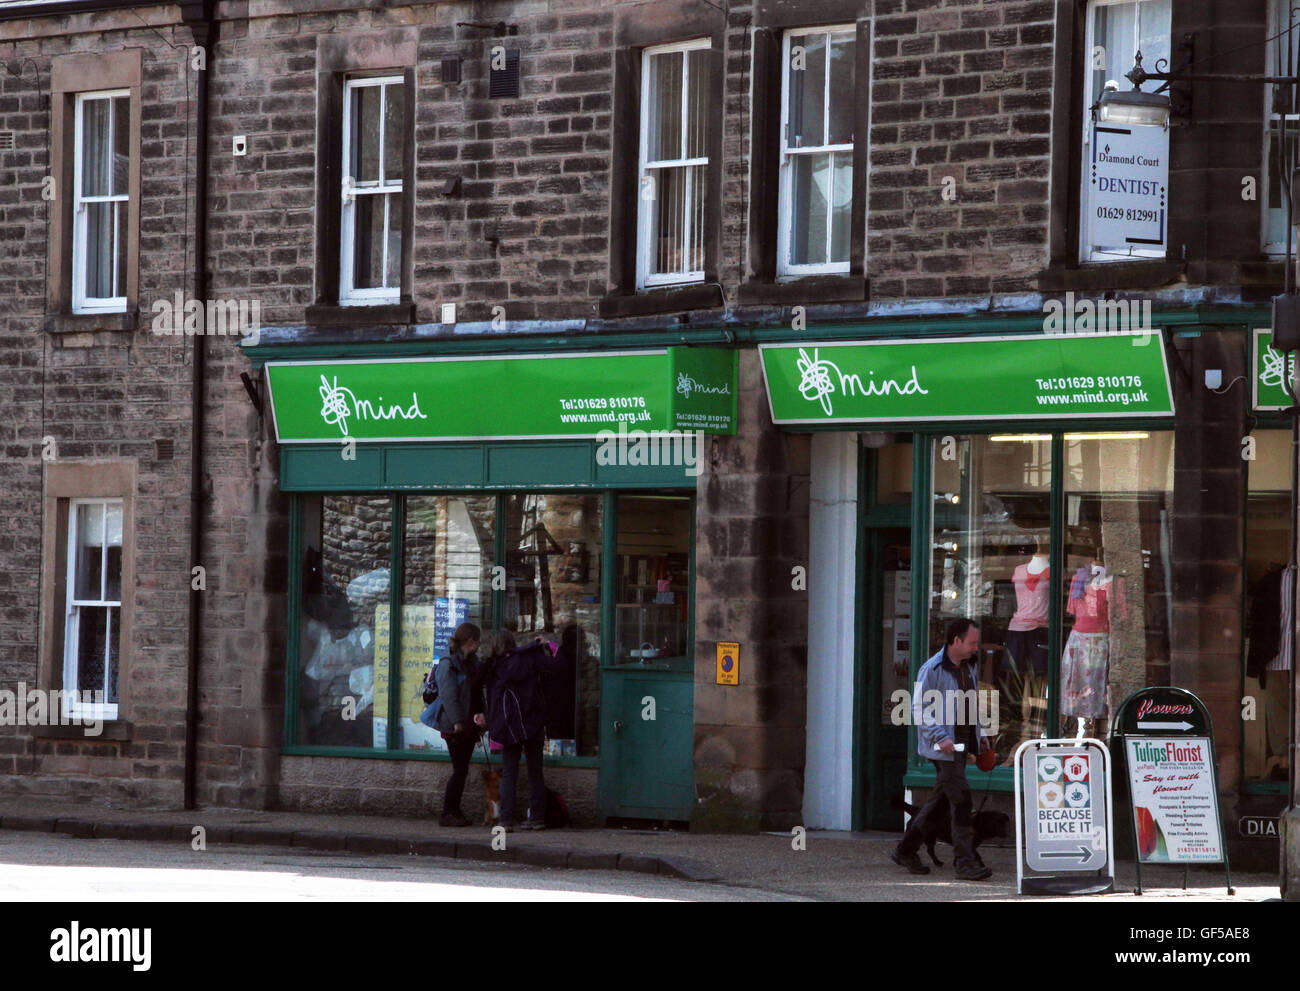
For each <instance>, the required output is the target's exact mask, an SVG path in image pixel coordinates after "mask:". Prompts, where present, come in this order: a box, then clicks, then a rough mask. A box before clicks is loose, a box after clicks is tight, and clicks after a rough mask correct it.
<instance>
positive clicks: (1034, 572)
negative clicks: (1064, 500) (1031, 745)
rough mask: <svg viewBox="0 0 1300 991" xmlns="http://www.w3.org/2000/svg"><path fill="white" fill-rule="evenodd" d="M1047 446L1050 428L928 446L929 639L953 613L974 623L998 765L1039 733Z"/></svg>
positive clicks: (1045, 651) (1043, 706)
mask: <svg viewBox="0 0 1300 991" xmlns="http://www.w3.org/2000/svg"><path fill="white" fill-rule="evenodd" d="M1051 452H1052V442H1051V435H1050V434H995V435H993V436H974V437H953V438H943V439H942V440H941V441H940V442H938V443H936V445H935V459H934V468H933V479H934V495H933V501H934V510H933V520H934V540H933V544H932V551H931V553H932V563H931V570H930V574H931V586H930V617H929V643H930V644H931V645H938V644H942V643H943V639H944V636H943V631H944V628H945V627H946V626H947V625H948V623H949V622H951V621H952V620H953V619H956V618H957V617H963V616H964V617H968V618H970V619H973V620H974V621H975V622H977V623H978V624H979V625H980V653H979V655H978V658H979V663H978V672H977V673H978V677H979V689H980V691H981V693H983V694H982V695H981V699H982V700H983V715H984V716H985V717H986V718H985V719H984V722H985V724H986V725H987V726H989V728H990V729H991V728H992V727H991V724H992V723H993V722H994V721H996V724H997V728H998V732H997V734H996V740H995V749H996V750H997V755H998V762H999V763H1000V764H1006V765H1010V764H1011V762H1012V759H1013V756H1014V754H1015V751H1016V747H1017V746H1019V745H1020V743H1021V742H1023V741H1024V740H1028V739H1034V738H1037V737H1039V736H1041V735H1042V734H1043V732H1044V731H1045V730H1046V729H1047V717H1048V712H1047V698H1048V685H1049V680H1048V679H1049V672H1050V667H1049V655H1050V628H1049V622H1048V619H1049V615H1048V614H1049V602H1050V597H1051V577H1052V576H1051V573H1050V567H1049V566H1050V550H1051V546H1050V545H1051V487H1052V453H1051ZM994 692H996V695H994V694H993V693H994ZM994 706H996V711H994Z"/></svg>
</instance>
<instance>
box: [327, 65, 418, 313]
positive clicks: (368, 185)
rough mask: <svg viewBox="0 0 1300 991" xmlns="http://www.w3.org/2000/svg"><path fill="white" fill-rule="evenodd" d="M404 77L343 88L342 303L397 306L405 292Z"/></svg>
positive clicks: (352, 83) (361, 81)
mask: <svg viewBox="0 0 1300 991" xmlns="http://www.w3.org/2000/svg"><path fill="white" fill-rule="evenodd" d="M404 86H405V84H404V82H403V79H402V77H401V76H380V77H378V78H367V79H349V80H348V81H347V82H346V83H345V84H344V87H343V108H344V109H343V191H342V197H343V200H342V214H341V216H342V231H341V241H342V249H341V256H340V257H341V261H340V266H339V302H340V303H346V304H366V303H395V302H397V300H398V297H399V296H400V294H401V287H402V218H403V216H404V211H403V209H402V180H403V175H404V172H405V169H404V168H403V165H404V157H403V153H402V147H403V141H404V138H405V131H406V129H405V127H404V125H403V119H404V117H405V107H406V97H405V88H404Z"/></svg>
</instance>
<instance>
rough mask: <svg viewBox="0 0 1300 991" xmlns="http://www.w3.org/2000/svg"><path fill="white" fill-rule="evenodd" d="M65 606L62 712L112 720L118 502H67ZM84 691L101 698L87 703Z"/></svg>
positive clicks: (117, 634)
mask: <svg viewBox="0 0 1300 991" xmlns="http://www.w3.org/2000/svg"><path fill="white" fill-rule="evenodd" d="M66 602H67V606H66V615H65V626H64V638H63V690H64V695H63V700H64V701H63V707H64V713H65V715H68V716H78V717H82V718H92V719H116V718H117V700H118V674H119V667H120V657H121V639H122V635H121V627H122V500H121V499H73V500H72V501H71V502H70V504H69V508H68V577H67V594H66ZM85 692H99V693H102V694H100V695H96V696H93V698H94V699H96V700H97V701H91V702H86V701H83V698H84V695H83V693H85ZM74 693H75V694H74ZM101 699H102V701H98V700H101Z"/></svg>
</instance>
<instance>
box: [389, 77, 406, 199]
mask: <svg viewBox="0 0 1300 991" xmlns="http://www.w3.org/2000/svg"><path fill="white" fill-rule="evenodd" d="M405 90H406V88H405V87H404V86H403V85H402V84H401V83H392V84H390V85H388V86H385V87H384V178H385V179H386V180H388V181H390V182H401V180H402V168H403V165H402V130H403V117H404V111H405V106H406V99H405Z"/></svg>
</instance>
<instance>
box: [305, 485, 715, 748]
mask: <svg viewBox="0 0 1300 991" xmlns="http://www.w3.org/2000/svg"><path fill="white" fill-rule="evenodd" d="M606 498H607V497H606V496H605V495H603V494H601V493H594V492H588V493H574V492H551V493H533V492H524V493H519V492H512V493H502V494H496V493H488V494H481V495H446V494H427V495H411V496H405V497H396V496H391V497H390V496H387V495H355V496H353V495H327V496H302V497H299V504H298V505H299V509H298V517H299V520H300V524H299V527H300V528H299V542H300V546H301V560H300V565H299V567H300V569H301V570H300V572H299V575H300V578H299V580H300V584H301V591H300V595H299V602H300V609H299V614H300V618H299V633H298V637H299V639H298V651H297V653H298V659H297V673H296V674H295V675H294V677H295V679H296V685H297V692H296V694H297V712H296V720H297V732H296V737H295V742H296V743H297V744H301V745H308V746H333V747H356V748H365V749H370V748H373V749H375V750H386V749H389V747H390V745H391V747H392V748H394V749H397V750H403V751H408V752H410V751H414V752H429V753H445V752H446V745H445V742H444V741H443V740H442V738H441V735H440V734H438V733H437V732H436V731H434V730H431V729H429V728H428V727H426V726H424V725H423V724H422V723H420V721H419V719H420V715H421V713H422V712H423V709H424V705H423V701H422V699H421V698H420V694H421V687H422V680H423V678H424V675H425V673H426V672H427V671H428V670H429V668H430V667H431V666H432V665H433V664H434V663H436V661H437V660H438V659H439V658H440V657H442V656H443V655H444V654H445V653H446V651H447V645H448V640H449V639H450V636H451V634H452V632H453V631H454V630H455V628H456V627H457V626H458V625H460V624H461V623H464V622H470V623H474V624H475V625H477V626H478V627H479V628H480V629H481V630H482V631H483V633H484V641H485V642H486V641H487V639H488V634H490V633H491V632H492V631H494V630H496V629H503V630H505V631H508V632H510V633H511V634H513V636H514V638H515V641H516V642H517V643H519V644H520V645H523V644H525V643H528V642H529V641H531V640H533V639H534V638H540V639H542V640H543V641H545V642H547V643H548V644H552V645H554V649H555V652H556V656H557V657H558V658H559V659H560V660H561V661H562V662H563V668H564V670H563V672H562V673H561V674H558V675H552V674H548V675H547V676H546V681H545V685H544V691H545V695H546V699H547V720H546V724H547V734H548V749H547V751H546V752H547V754H548V756H552V757H596V756H598V755H599V742H600V707H601V666H602V661H603V660H604V659H605V657H606V654H607V653H612V655H613V660H614V661H615V662H616V663H623V664H636V665H641V666H647V667H651V668H663V667H668V668H673V669H679V668H681V667H683V666H685V665H687V664H688V663H689V643H690V638H689V633H690V630H689V626H688V621H689V615H690V614H689V609H690V598H689V589H690V586H689V580H690V550H691V546H690V534H691V505H692V503H691V498H690V497H689V496H648V495H637V496H620V497H618V500H617V504H616V506H617V512H618V519H619V525H618V531H617V533H616V534H615V533H613V532H610V528H608V527H607V526H606V515H605V507H606V505H607V503H606ZM395 518H399V519H400V520H401V521H402V523H401V529H400V530H399V531H398V535H399V540H398V543H397V545H396V546H395V545H394V543H393V540H392V536H393V529H392V528H393V521H394V519H395ZM606 541H611V542H614V544H615V546H613V547H610V548H608V549H609V550H610V551H611V552H614V553H615V558H614V560H615V561H616V562H617V568H616V572H617V574H616V579H615V580H614V582H613V584H612V586H611V587H613V588H614V589H615V590H616V593H617V594H616V598H615V600H614V603H606V602H605V601H604V600H603V599H602V589H603V582H604V580H605V579H606V576H605V575H604V573H603V571H602V564H603V561H604V554H605V552H606ZM394 559H396V560H397V561H398V562H399V563H400V566H401V571H402V578H401V588H400V592H401V596H400V601H401V609H400V611H399V613H398V616H397V617H396V618H397V623H396V624H395V623H394V622H393V617H392V616H391V614H390V609H391V603H392V601H393V590H392V589H391V588H390V569H391V568H392V567H393V561H394ZM499 562H500V563H499ZM611 607H612V610H613V614H614V616H615V617H616V622H615V624H614V626H613V628H612V635H611V629H610V628H607V627H606V625H605V624H604V623H603V621H602V615H603V613H602V610H603V609H605V608H611ZM395 642H396V643H398V644H399V647H398V648H397V650H396V653H397V654H398V655H399V656H400V662H399V663H396V664H394V663H393V661H392V657H393V654H394V650H393V644H394V643H395ZM480 656H481V657H482V656H483V655H482V654H481V655H480ZM394 678H397V679H398V684H397V685H396V686H394V684H393V679H394ZM390 713H392V714H393V715H391V716H390ZM390 719H395V720H396V722H395V724H393V725H390Z"/></svg>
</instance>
